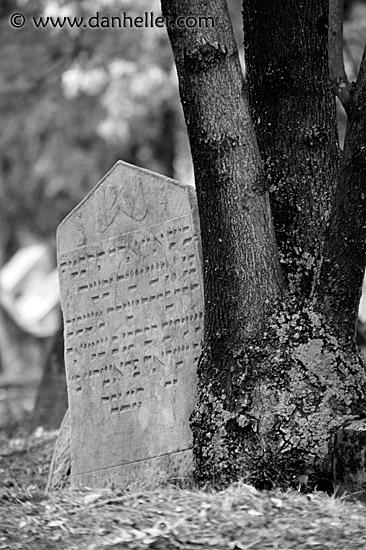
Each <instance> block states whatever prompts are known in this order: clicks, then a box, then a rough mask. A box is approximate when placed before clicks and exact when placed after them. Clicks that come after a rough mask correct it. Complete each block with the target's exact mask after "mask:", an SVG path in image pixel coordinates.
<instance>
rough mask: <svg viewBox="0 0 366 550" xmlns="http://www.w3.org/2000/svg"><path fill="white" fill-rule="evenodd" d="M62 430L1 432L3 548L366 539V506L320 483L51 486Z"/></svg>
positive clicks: (245, 545) (353, 544) (323, 543)
mask: <svg viewBox="0 0 366 550" xmlns="http://www.w3.org/2000/svg"><path fill="white" fill-rule="evenodd" d="M55 435H56V434H55V433H53V434H47V433H40V432H39V433H38V436H33V437H32V438H28V439H22V438H18V439H17V440H12V441H6V440H5V439H4V440H3V442H1V441H0V550H5V549H11V550H16V549H27V550H43V549H47V550H48V549H49V550H51V549H56V550H57V549H68V550H73V549H75V550H76V549H77V550H99V549H114V550H122V549H126V550H135V549H139V550H140V549H146V550H147V549H155V550H163V549H167V550H170V549H172V550H173V549H182V550H186V549H187V550H189V549H191V550H196V549H197V550H198V549H199V550H206V549H225V550H244V549H253V550H265V549H268V548H271V549H275V548H276V549H278V550H302V549H304V550H305V549H314V548H315V549H316V548H318V549H322V550H323V549H324V550H325V549H328V548H332V549H344V550H345V549H352V550H358V549H362V550H365V549H366V519H365V518H366V508H365V507H364V506H363V505H362V504H361V503H357V502H353V503H352V502H349V501H348V500H347V499H346V498H341V499H337V498H332V497H329V496H327V495H325V494H323V493H317V494H313V495H301V494H299V493H296V492H291V493H290V492H289V493H279V492H278V493H276V492H272V493H260V492H258V491H256V490H255V489H254V488H253V487H251V486H248V485H245V484H236V485H234V486H232V487H230V488H229V489H227V490H226V491H222V492H219V493H209V492H203V491H196V490H186V489H177V488H174V487H172V486H169V485H166V486H164V487H160V488H156V489H154V490H151V491H147V490H141V489H140V490H136V491H134V492H125V493H124V494H121V493H118V492H113V491H107V490H100V491H98V490H85V491H76V490H71V489H68V490H64V491H60V492H58V493H55V494H52V495H47V496H46V495H45V494H44V487H45V482H46V478H47V471H48V464H49V460H50V456H51V452H52V447H53V443H54V440H55Z"/></svg>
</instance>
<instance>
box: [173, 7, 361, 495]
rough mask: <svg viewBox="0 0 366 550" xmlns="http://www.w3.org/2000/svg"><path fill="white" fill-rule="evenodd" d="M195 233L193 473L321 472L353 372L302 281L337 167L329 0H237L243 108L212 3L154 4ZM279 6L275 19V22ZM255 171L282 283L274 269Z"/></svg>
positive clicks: (283, 481)
mask: <svg viewBox="0 0 366 550" xmlns="http://www.w3.org/2000/svg"><path fill="white" fill-rule="evenodd" d="M162 6H163V13H164V15H168V16H170V17H172V18H176V17H177V16H178V15H179V16H186V15H190V16H195V15H205V16H211V17H213V18H214V20H215V28H213V29H212V28H211V29H194V30H192V29H180V28H178V27H177V26H175V27H173V26H171V27H170V28H168V32H169V36H170V40H171V43H172V47H173V52H174V56H175V61H176V65H177V71H178V77H179V84H180V95H181V100H182V104H183V109H184V114H185V119H186V123H187V129H188V135H189V138H190V144H191V150H192V157H193V164H194V169H195V179H196V185H197V195H198V203H199V209H200V222H201V234H202V250H203V262H204V286H205V341H204V347H203V354H202V357H201V359H200V362H199V366H198V376H199V391H198V401H197V405H196V408H195V411H194V414H193V415H192V419H191V427H192V430H193V434H194V454H195V459H196V479H197V481H198V482H200V483H210V484H215V485H218V486H221V485H225V484H226V483H228V482H230V481H233V480H234V479H238V478H244V479H245V480H246V481H248V482H251V483H254V484H255V485H257V486H259V487H271V486H273V485H277V486H279V485H282V486H288V485H289V484H291V483H294V481H295V483H297V479H298V477H301V476H302V475H306V476H308V475H310V474H311V475H314V476H320V477H322V476H323V475H324V473H329V472H331V470H332V465H331V462H332V460H331V455H330V444H331V441H332V434H333V433H334V432H335V431H336V430H337V429H338V428H339V427H340V426H342V425H343V424H344V423H345V422H346V421H348V420H349V419H351V418H354V417H355V416H357V415H361V414H363V410H364V409H365V393H364V388H365V387H366V377H365V369H364V367H363V364H362V362H361V360H360V359H359V357H358V355H357V354H356V353H355V348H354V347H353V346H348V347H344V346H343V341H342V340H339V339H337V335H338V332H337V327H335V326H334V325H333V324H332V323H331V322H330V321H329V322H328V321H327V319H326V318H325V317H324V310H323V309H320V308H319V307H317V306H318V303H317V302H316V301H314V300H313V295H312V290H313V287H314V278H315V275H316V272H317V268H318V266H319V265H320V253H321V246H322V242H323V238H324V234H325V228H326V223H327V220H328V217H329V211H330V209H331V204H332V198H333V193H334V187H335V183H336V178H337V173H338V167H339V155H340V152H339V149H338V142H337V134H336V118H335V103H334V97H333V96H332V93H331V85H330V82H329V75H328V57H327V46H328V28H327V23H328V4H327V2H326V1H325V0H320V1H319V2H318V1H315V0H311V1H310V2H308V3H306V5H304V4H302V3H298V2H297V1H295V0H287V1H286V2H285V5H284V6H283V5H281V7H282V8H283V10H281V11H279V10H278V5H277V3H273V2H270V1H269V0H267V1H264V2H261V3H258V2H256V1H255V0H248V1H246V2H244V5H243V8H244V23H245V29H244V30H245V40H246V42H245V47H246V53H247V59H246V60H247V67H248V83H249V92H250V97H251V106H252V112H253V118H254V122H255V126H256V130H257V133H258V138H259V146H260V150H261V153H262V156H263V159H264V164H265V173H264V174H263V172H262V170H261V164H260V160H259V158H258V151H257V142H256V138H255V136H254V134H253V129H252V124H251V120H250V116H249V113H248V105H247V101H246V95H245V89H244V86H243V83H242V80H241V76H240V68H239V63H238V59H237V53H236V49H235V47H234V46H233V37H232V31H231V27H230V23H229V20H228V16H227V10H226V5H225V2H224V1H221V2H218V3H217V2H216V3H214V2H204V1H199V2H194V1H193V0H192V1H185V2H183V3H182V2H178V0H173V1H172V0H163V1H162ZM284 11H285V12H286V17H283V13H284ZM266 178H267V181H269V183H270V190H271V193H272V198H273V205H274V217H275V226H276V232H277V239H278V243H279V248H280V253H281V262H282V266H283V269H284V271H285V275H286V280H287V283H288V285H287V288H288V290H287V293H286V294H284V292H283V282H282V279H281V273H280V269H279V267H278V263H277V251H276V246H275V243H274V238H273V229H272V220H271V214H270V209H269V205H268V195H267V192H266V191H267V187H266Z"/></svg>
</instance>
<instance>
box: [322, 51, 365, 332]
mask: <svg viewBox="0 0 366 550" xmlns="http://www.w3.org/2000/svg"><path fill="white" fill-rule="evenodd" d="M345 106H346V109H347V115H348V123H347V132H346V137H345V143H344V151H343V158H342V163H341V169H340V172H339V175H338V180H337V182H338V184H337V188H336V191H335V195H334V201H333V207H332V212H331V216H330V220H329V225H328V228H327V231H326V234H325V243H324V247H323V261H322V264H321V268H320V272H319V277H318V280H317V285H316V288H315V292H314V293H315V296H316V297H317V299H318V301H319V302H320V307H322V308H323V310H324V313H325V314H326V315H327V316H328V318H329V319H331V320H332V323H333V325H334V326H337V327H338V331H339V334H340V337H344V338H345V340H346V341H350V340H351V341H352V339H353V337H354V334H355V323H356V321H357V311H358V305H359V302H360V297H361V292H362V281H363V277H364V271H365V264H366V48H365V51H364V55H363V59H362V62H361V67H360V72H359V75H358V79H357V83H356V84H354V85H353V87H352V88H351V91H350V94H349V97H348V100H347V103H346V105H345Z"/></svg>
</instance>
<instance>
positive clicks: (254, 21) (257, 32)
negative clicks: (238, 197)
mask: <svg viewBox="0 0 366 550" xmlns="http://www.w3.org/2000/svg"><path fill="white" fill-rule="evenodd" d="M328 1H329V0H310V1H308V2H306V4H304V5H302V4H299V2H298V1H297V0H285V2H283V3H282V5H281V9H279V6H278V3H277V2H273V1H272V0H264V1H262V2H257V1H256V0H245V1H244V2H243V20H244V45H245V60H246V66H247V78H248V91H249V98H250V105H251V110H252V115H253V120H254V125H255V129H256V133H257V136H258V142H259V147H260V151H261V155H262V158H263V161H264V166H265V170H266V173H267V177H268V180H269V185H270V197H271V205H272V209H273V216H274V224H275V229H276V237H277V242H278V246H279V249H280V252H281V266H282V268H283V271H284V273H285V276H286V278H287V281H288V284H289V290H290V291H295V292H298V293H299V294H301V295H302V296H304V297H306V296H309V295H310V292H311V289H312V283H313V278H314V271H315V269H316V267H317V263H318V261H319V254H320V247H321V243H322V237H323V234H324V230H325V225H326V221H327V219H328V216H329V211H330V207H331V200H332V195H333V190H334V187H335V183H336V177H337V172H338V161H339V154H340V153H339V149H338V136H337V124H336V122H337V121H336V108H335V98H334V97H333V95H332V90H331V86H330V83H329V76H328V55H327V52H328V49H327V45H328ZM284 13H286V17H284Z"/></svg>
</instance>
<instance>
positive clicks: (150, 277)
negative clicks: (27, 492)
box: [57, 161, 203, 487]
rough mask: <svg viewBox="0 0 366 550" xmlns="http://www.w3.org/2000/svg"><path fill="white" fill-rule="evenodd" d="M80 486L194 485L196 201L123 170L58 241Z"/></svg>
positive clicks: (80, 209)
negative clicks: (179, 481)
mask: <svg viewBox="0 0 366 550" xmlns="http://www.w3.org/2000/svg"><path fill="white" fill-rule="evenodd" d="M57 254H58V268H59V278H60V288H61V304H62V310H63V316H64V327H65V363H66V373H67V385H68V397H69V410H70V427H71V482H72V484H73V485H74V486H89V487H92V486H94V487H96V486H99V487H100V486H110V485H112V484H113V485H115V486H118V487H121V486H124V485H126V484H128V483H129V482H131V481H133V480H134V479H139V480H141V479H145V478H146V479H147V480H151V479H154V478H156V477H160V476H163V477H164V476H173V477H175V476H178V477H181V476H185V475H186V474H187V473H188V472H189V471H190V470H191V467H192V451H191V447H192V435H191V432H190V428H189V415H190V413H191V411H192V409H193V406H194V402H195V396H196V365H197V360H198V357H199V355H200V351H201V340H202V337H203V292H202V273H201V259H200V249H199V222H198V213H197V206H196V197H195V191H194V189H193V188H192V187H190V186H187V185H181V184H179V183H177V182H176V181H173V180H171V179H169V178H166V177H164V176H161V175H158V174H154V173H152V172H149V171H147V170H143V169H140V168H137V167H135V166H131V165H129V164H126V163H124V162H121V161H119V162H117V164H116V165H115V166H114V167H113V168H112V170H111V171H110V172H109V173H108V174H107V175H106V176H105V177H104V178H103V179H102V180H101V182H100V183H99V184H98V185H97V186H96V187H95V188H94V189H93V190H92V191H91V192H90V193H89V195H88V196H87V197H86V198H85V199H84V200H83V201H82V202H81V203H80V204H79V205H78V206H77V207H76V208H75V209H74V210H73V211H72V212H71V213H70V214H69V216H67V217H66V218H65V219H64V220H63V222H62V223H61V224H60V226H59V228H58V232H57Z"/></svg>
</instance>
